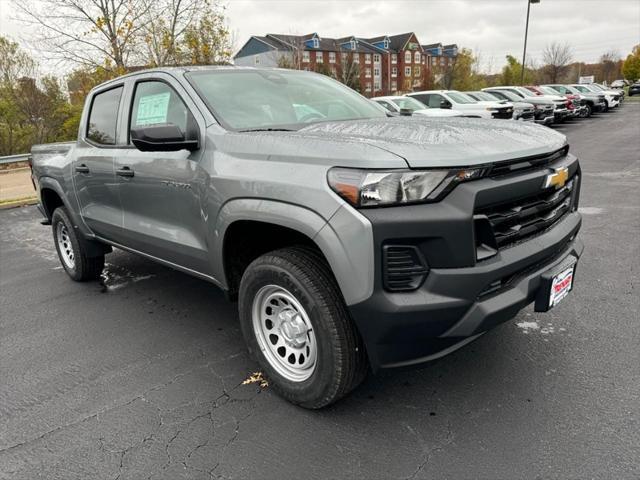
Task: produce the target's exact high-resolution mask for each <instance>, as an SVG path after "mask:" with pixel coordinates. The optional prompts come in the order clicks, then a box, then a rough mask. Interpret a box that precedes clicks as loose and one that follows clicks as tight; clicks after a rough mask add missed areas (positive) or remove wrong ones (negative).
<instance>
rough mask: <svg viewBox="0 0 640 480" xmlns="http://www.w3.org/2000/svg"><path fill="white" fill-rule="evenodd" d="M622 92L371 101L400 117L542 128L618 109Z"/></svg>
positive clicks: (508, 89) (437, 95) (505, 91)
mask: <svg viewBox="0 0 640 480" xmlns="http://www.w3.org/2000/svg"><path fill="white" fill-rule="evenodd" d="M623 97H624V91H622V90H612V89H609V88H607V87H604V86H602V85H600V84H597V83H592V84H571V85H564V84H550V85H529V86H522V87H520V86H500V87H489V88H484V89H482V90H479V91H469V92H460V91H457V90H427V91H421V92H412V93H408V94H406V95H404V96H387V97H375V98H373V99H372V100H373V101H374V102H376V103H377V104H378V105H381V106H382V107H384V108H385V109H386V110H388V111H390V112H393V113H397V114H400V115H423V116H429V117H477V118H497V119H513V120H520V121H525V122H536V123H541V124H543V125H551V124H553V123H559V122H563V121H565V120H567V119H570V118H586V117H590V116H591V114H592V113H594V112H606V111H607V110H609V109H610V108H615V107H617V106H618V105H620V102H622V100H623Z"/></svg>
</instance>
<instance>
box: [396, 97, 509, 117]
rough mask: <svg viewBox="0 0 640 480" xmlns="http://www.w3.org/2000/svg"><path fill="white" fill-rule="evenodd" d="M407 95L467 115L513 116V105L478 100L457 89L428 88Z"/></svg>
mask: <svg viewBox="0 0 640 480" xmlns="http://www.w3.org/2000/svg"><path fill="white" fill-rule="evenodd" d="M407 96H409V97H412V98H415V99H417V100H420V101H421V102H422V103H424V104H425V105H427V106H428V107H430V108H440V109H443V110H448V109H455V110H459V111H461V112H464V114H465V116H467V117H481V118H502V119H510V118H511V117H512V116H513V106H512V105H510V106H507V105H503V104H501V103H499V102H498V101H495V102H478V101H477V100H475V99H473V98H471V97H470V96H469V95H465V94H464V93H462V92H458V91H457V90H426V91H422V92H413V93H408V94H407Z"/></svg>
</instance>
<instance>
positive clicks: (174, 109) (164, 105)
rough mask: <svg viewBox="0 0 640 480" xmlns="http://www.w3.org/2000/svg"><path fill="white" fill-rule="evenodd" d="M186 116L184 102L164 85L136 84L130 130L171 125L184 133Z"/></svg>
mask: <svg viewBox="0 0 640 480" xmlns="http://www.w3.org/2000/svg"><path fill="white" fill-rule="evenodd" d="M188 115H189V110H188V109H187V107H186V105H185V104H184V102H183V101H182V100H181V99H180V97H179V96H178V94H177V93H176V92H175V90H174V89H173V88H171V87H170V86H169V85H167V84H166V83H164V82H159V81H142V82H139V83H138V84H136V89H135V94H134V97H133V106H132V108H131V121H130V128H134V127H138V126H143V125H156V124H164V123H172V124H174V125H176V126H177V127H178V128H180V130H181V131H182V132H183V133H186V131H187V117H188Z"/></svg>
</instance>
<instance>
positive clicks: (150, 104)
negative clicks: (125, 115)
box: [136, 92, 171, 125]
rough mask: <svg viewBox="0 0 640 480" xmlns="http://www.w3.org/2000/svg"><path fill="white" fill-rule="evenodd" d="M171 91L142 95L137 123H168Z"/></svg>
mask: <svg viewBox="0 0 640 480" xmlns="http://www.w3.org/2000/svg"><path fill="white" fill-rule="evenodd" d="M170 97H171V92H164V93H157V94H155V95H145V96H144V97H140V100H139V102H138V113H137V116H136V125H151V124H154V123H166V122H167V112H168V111H169V99H170Z"/></svg>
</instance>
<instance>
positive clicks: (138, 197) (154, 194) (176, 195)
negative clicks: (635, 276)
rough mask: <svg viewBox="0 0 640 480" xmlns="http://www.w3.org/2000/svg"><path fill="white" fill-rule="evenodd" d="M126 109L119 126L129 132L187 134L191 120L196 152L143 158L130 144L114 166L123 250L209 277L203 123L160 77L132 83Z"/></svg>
mask: <svg viewBox="0 0 640 480" xmlns="http://www.w3.org/2000/svg"><path fill="white" fill-rule="evenodd" d="M130 88H131V95H130V97H131V98H132V100H131V103H130V106H129V107H128V115H127V118H126V119H123V122H125V123H127V132H128V133H130V130H131V128H132V127H136V126H140V125H151V124H159V123H172V124H174V125H177V126H178V127H179V128H180V129H181V130H182V131H183V132H185V131H186V126H187V116H188V115H189V114H191V115H193V117H194V118H195V120H196V123H197V124H198V128H199V129H200V139H201V144H200V148H199V150H196V151H194V152H189V151H187V150H180V151H177V152H141V151H140V150H138V149H137V148H135V146H133V145H131V142H130V134H129V135H128V136H127V140H126V141H127V142H128V143H129V144H130V146H129V148H128V149H127V150H126V153H125V154H123V155H120V156H119V157H118V159H117V162H116V175H117V178H118V183H119V186H120V198H121V200H122V208H123V235H124V237H125V242H126V245H127V246H129V247H131V248H134V249H136V250H138V251H140V252H143V253H146V254H148V255H152V256H154V257H157V258H159V259H162V260H165V261H168V262H171V263H175V264H177V265H179V266H181V267H186V268H188V269H190V270H195V271H197V272H200V273H204V274H210V273H211V272H210V262H209V261H208V249H207V241H206V237H207V230H206V227H207V222H206V220H207V219H206V213H205V212H206V211H207V210H208V209H207V205H206V204H204V205H203V203H202V202H206V199H207V194H208V186H209V174H208V173H207V172H206V171H205V170H204V169H203V168H202V166H201V163H200V162H201V161H202V159H203V154H204V138H205V137H204V133H205V131H204V130H205V127H204V118H203V116H202V115H201V114H200V112H199V110H198V109H197V107H196V105H195V104H194V103H193V101H192V100H191V98H190V97H189V95H188V94H187V92H186V91H185V90H184V89H183V87H182V86H181V85H180V84H179V83H178V82H176V81H175V79H173V78H172V77H171V76H169V75H167V74H163V73H154V74H144V75H140V76H137V77H134V78H133V79H131V85H130Z"/></svg>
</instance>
